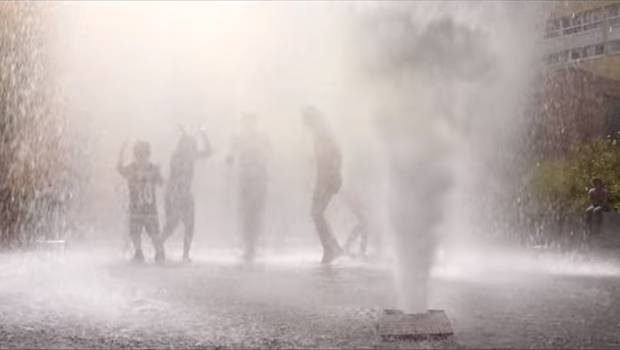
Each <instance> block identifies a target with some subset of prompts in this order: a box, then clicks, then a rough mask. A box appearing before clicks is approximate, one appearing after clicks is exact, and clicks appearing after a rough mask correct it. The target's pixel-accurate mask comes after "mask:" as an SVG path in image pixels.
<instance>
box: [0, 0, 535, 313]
mask: <svg viewBox="0 0 620 350" xmlns="http://www.w3.org/2000/svg"><path fill="white" fill-rule="evenodd" d="M37 8H41V9H46V11H47V10H49V11H48V12H46V15H47V16H48V17H46V19H48V20H49V22H46V23H48V24H50V25H51V26H50V27H49V28H53V30H52V31H51V33H50V35H48V36H46V37H45V41H46V44H47V45H49V46H50V47H49V48H48V47H46V50H48V51H47V52H48V53H49V54H50V56H51V58H49V61H46V62H47V64H49V65H48V66H46V69H47V71H46V72H45V74H43V73H41V72H34V73H24V74H23V75H24V76H25V77H28V76H37V77H40V76H47V75H48V74H49V75H50V76H51V78H50V81H46V83H45V84H48V85H49V86H52V87H54V89H53V90H54V91H57V94H58V95H60V96H62V99H61V100H62V103H60V102H57V101H56V99H57V96H53V97H44V98H42V99H43V100H49V101H53V102H54V103H57V104H58V105H59V106H61V107H62V108H60V107H59V109H61V110H62V113H61V114H62V115H63V118H66V120H67V121H68V122H67V123H66V124H67V125H66V126H63V127H60V126H59V128H60V129H62V130H61V131H58V132H57V133H56V134H54V132H53V131H54V130H52V128H51V127H42V130H39V129H28V128H24V129H23V130H25V131H23V134H24V135H26V136H28V137H27V138H25V139H22V141H13V142H15V144H14V145H13V146H14V147H16V148H19V147H22V148H23V152H22V153H23V154H26V155H28V154H31V153H33V152H32V149H48V147H47V145H48V144H47V143H45V142H38V141H37V142H38V143H37V142H35V141H32V142H30V140H40V139H41V138H40V136H41V135H43V136H46V137H45V138H44V139H45V141H46V142H48V143H50V144H53V145H56V143H54V142H53V141H54V140H57V139H60V140H63V142H60V146H58V149H56V152H57V153H63V150H64V149H65V148H69V149H79V152H77V151H74V152H73V153H63V155H65V156H66V157H68V158H70V159H71V161H72V162H73V163H72V164H73V167H74V168H75V169H74V171H75V173H77V175H76V176H77V177H78V178H79V181H77V182H78V183H79V184H80V187H79V188H78V189H77V190H73V191H74V192H75V193H76V196H77V197H78V198H77V199H76V203H78V204H76V205H75V208H74V209H75V211H76V214H75V215H76V216H77V217H79V218H80V220H82V221H85V222H88V225H92V226H95V229H94V230H93V232H95V233H94V234H93V235H94V236H97V235H98V237H96V238H99V239H100V240H106V241H115V240H120V237H122V235H124V234H125V231H126V227H125V226H126V225H125V222H124V220H120V219H119V218H124V217H125V214H126V213H125V210H126V203H125V202H124V201H125V197H126V194H125V193H124V192H123V190H122V188H123V187H122V186H123V184H122V182H121V179H120V178H119V177H118V175H117V174H116V173H115V172H114V171H113V169H114V164H115V162H116V155H117V151H118V148H119V147H120V145H121V144H122V142H123V141H124V140H125V139H130V140H136V139H146V140H148V141H150V142H151V144H152V149H153V160H154V161H155V162H156V163H158V164H160V166H161V168H162V170H164V169H167V166H166V165H167V162H168V160H169V156H170V154H171V152H172V150H173V148H174V144H175V143H176V140H177V138H178V132H177V124H183V125H184V126H185V127H186V128H187V129H189V130H195V129H197V127H198V126H201V125H204V126H205V127H206V130H207V133H208V135H209V137H210V138H211V143H212V144H213V147H214V156H213V157H212V158H211V159H208V160H207V161H205V162H203V163H201V164H199V165H198V166H197V169H196V179H195V184H194V185H195V186H194V191H195V193H196V212H197V235H196V246H197V247H198V248H200V247H201V246H209V247H216V248H227V247H231V246H234V245H235V243H236V242H235V241H236V239H237V238H235V237H238V234H237V231H238V225H237V218H236V211H235V210H234V207H235V205H236V203H234V200H233V199H232V198H235V195H234V193H235V192H234V191H233V190H231V188H234V187H235V186H236V183H235V182H234V181H233V180H231V179H232V176H231V172H230V170H229V168H228V167H227V166H226V165H225V158H226V155H227V154H228V152H229V148H230V135H232V134H234V133H235V131H236V130H238V129H239V125H238V124H239V123H238V122H239V120H240V119H241V115H242V114H243V113H245V112H248V111H249V112H254V113H256V114H257V115H258V124H259V128H260V129H261V130H263V131H264V132H265V134H267V135H268V137H269V138H270V139H271V140H272V143H273V144H274V153H275V156H274V159H275V161H274V164H273V165H272V169H271V172H270V176H271V181H270V184H271V185H270V194H269V199H268V209H267V214H266V215H265V217H266V223H265V226H266V229H265V237H263V244H265V245H267V246H268V247H267V248H269V249H273V250H274V251H276V252H277V251H278V249H280V248H281V249H282V250H284V248H286V247H288V246H295V245H296V246H302V247H305V248H306V249H307V250H309V249H308V248H307V247H312V251H314V250H317V251H318V249H319V248H318V239H316V237H315V236H314V232H313V226H312V224H311V221H310V217H309V215H308V212H309V203H310V197H311V192H312V174H313V173H314V169H313V164H312V161H311V160H309V159H311V146H310V136H309V135H308V133H306V132H305V131H304V129H303V127H302V125H301V121H300V108H301V107H302V106H303V105H306V104H308V103H311V104H315V105H317V106H318V107H319V108H320V109H321V110H322V111H324V114H325V116H326V117H327V119H328V122H329V124H330V126H331V127H332V128H333V129H334V134H335V135H336V137H337V139H338V142H339V143H340V144H341V147H342V148H343V154H344V158H345V159H344V162H345V164H344V175H345V176H344V177H345V180H344V187H345V189H346V190H347V191H354V192H358V193H361V194H362V197H364V198H365V201H366V203H367V206H368V207H369V210H368V212H369V213H370V214H369V215H370V216H372V218H371V219H372V220H373V221H375V222H377V223H378V225H377V227H378V228H377V232H376V233H375V237H374V239H375V240H376V241H377V242H374V243H377V244H378V243H380V242H381V241H382V240H383V241H389V243H390V246H389V248H388V249H385V252H386V254H387V255H395V257H396V259H395V261H396V264H395V265H396V267H395V272H396V276H397V280H398V289H399V292H400V293H399V294H400V299H401V300H400V302H399V303H400V306H401V307H402V308H404V309H405V310H407V311H412V312H417V311H423V310H425V309H426V308H427V307H428V295H427V284H428V280H429V278H430V275H431V272H432V271H433V263H434V256H435V249H436V247H437V245H438V242H440V241H445V240H452V241H459V240H461V241H467V240H468V239H469V238H468V237H469V234H470V233H471V231H472V230H473V229H472V228H473V227H476V226H480V225H484V224H485V223H487V222H488V221H493V220H496V219H497V218H496V216H495V215H496V213H497V209H496V208H495V206H496V202H495V201H494V200H493V199H496V198H498V197H500V198H505V197H507V196H510V194H511V193H513V192H512V187H511V186H513V183H514V181H513V180H514V176H517V175H516V174H514V172H513V171H512V170H513V166H512V164H513V161H514V157H516V156H513V154H514V153H518V150H519V141H520V140H521V139H520V136H521V135H522V133H523V132H524V130H523V129H524V128H523V125H524V124H523V123H524V122H523V115H524V114H525V110H526V108H527V107H528V103H529V100H528V98H529V97H530V96H529V93H530V91H529V88H530V84H531V81H532V79H533V77H535V76H536V74H537V73H538V72H539V71H540V67H539V65H538V52H537V48H538V43H537V41H536V40H535V39H533V38H537V37H539V29H540V28H539V26H538V25H537V24H538V22H537V21H538V20H539V15H538V12H539V11H540V6H539V5H533V4H530V3H528V4H522V3H503V2H497V3H484V4H480V3H453V2H449V3H437V2H431V3H423V2H416V3H410V4H407V3H365V2H364V3H321V4H311V3H286V4H275V3H261V4H256V3H251V2H248V3H185V2H175V3H148V4H147V3H105V2H94V3H80V4H71V6H69V5H68V4H64V3H59V4H54V5H41V6H40V7H37ZM25 49H26V50H29V49H32V47H26V48H25ZM11 60H12V58H11V59H8V58H4V60H3V63H7V62H9V61H11ZM18 75H19V74H18ZM15 76H17V75H13V76H12V77H15ZM20 76H21V75H20ZM20 79H21V78H20ZM24 79H25V78H24ZM24 79H22V80H24ZM11 84H13V83H11ZM15 84H16V83H15ZM15 84H13V85H12V86H14V85H15ZM20 84H23V85H28V81H27V79H26V80H25V81H21V82H20ZM42 84H43V83H42ZM24 89H25V90H24ZM22 90H24V91H26V90H27V88H23V89H22ZM22 90H19V91H22ZM24 94H25V95H27V96H29V95H28V94H27V93H26V92H24ZM28 101H29V102H28V103H27V104H22V105H19V106H14V110H16V111H22V112H19V113H21V114H24V115H25V114H29V113H31V111H30V109H24V108H21V109H20V108H19V107H20V106H22V107H23V106H25V105H26V106H31V107H32V106H34V103H33V102H32V101H33V100H28ZM12 108H13V107H12ZM32 108H34V107H32ZM19 113H18V114H19ZM21 114H20V115H21ZM35 114H36V115H42V114H45V113H44V112H40V111H39V112H36V113H35ZM50 120H51V121H50V125H53V126H58V125H57V124H60V122H57V120H56V119H53V118H52V119H50ZM63 125H64V124H63ZM63 128H64V129H63ZM71 132H73V133H75V134H77V135H79V141H80V142H81V143H80V142H77V141H76V139H78V138H74V137H73V134H71ZM50 135H56V136H54V137H52V136H50ZM15 139H16V140H20V137H16V138H15ZM24 140H28V142H26V141H24ZM70 141H72V142H75V143H72V142H70ZM76 143H77V144H78V145H80V147H68V146H67V145H73V146H75V144H76ZM22 144H27V145H22ZM13 146H12V147H13ZM61 146H62V147H61ZM63 147H65V148H63ZM34 153H36V152H34ZM76 153H79V154H76ZM40 157H41V158H44V159H46V162H50V163H53V165H57V164H58V163H57V162H56V161H55V160H56V159H57V157H51V156H45V155H40ZM31 158H32V157H30V158H29V157H24V159H25V160H24V161H23V163H29V162H30V163H37V160H36V159H34V160H33V159H31ZM35 158H36V157H35ZM63 159H64V158H63ZM360 164H361V165H362V166H360ZM39 166H40V168H37V169H41V171H43V170H45V171H49V172H50V173H53V174H56V173H58V172H60V171H57V170H55V169H54V167H53V166H52V165H50V164H44V165H39ZM7 173H10V172H7ZM164 175H166V174H164ZM16 176H18V177H20V178H22V179H23V178H24V176H23V175H16ZM52 177H54V176H52ZM35 178H36V177H35ZM36 179H37V180H38V178H36ZM80 181H81V182H80ZM37 186H38V187H41V185H39V184H37V185H36V186H35V187H37ZM385 188H387V189H388V191H387V193H383V190H384V189H385ZM33 192H34V191H33ZM489 198H491V200H489ZM386 204H387V205H386ZM333 206H334V207H335V208H334V212H335V214H330V219H332V220H333V222H334V223H335V228H336V231H339V232H343V231H346V230H348V229H349V226H350V222H349V221H350V218H343V216H346V215H341V214H342V213H343V212H345V211H346V208H344V205H343V204H342V203H339V202H338V201H336V202H335V203H334V204H333ZM386 209H387V210H386ZM388 222H389V223H390V224H391V225H387V224H386V223H388ZM384 233H385V234H384ZM388 233H390V234H388ZM383 236H385V237H383ZM338 238H339V239H340V240H341V241H342V240H343V239H344V236H343V235H342V234H340V236H339V237H338ZM280 252H281V251H280ZM274 254H276V253H274ZM476 254H477V253H476ZM480 254H482V253H480ZM282 259H283V260H286V259H284V258H282ZM480 259H483V258H480ZM276 260H277V259H276ZM293 260H294V259H293ZM464 260H467V259H464ZM459 264H461V263H459ZM462 264H465V265H466V263H462ZM474 265H476V264H474ZM32 273H33V274H34V272H32ZM75 274H76V275H77V276H86V275H89V272H84V273H81V272H75ZM41 283H43V282H41ZM48 287H49V288H51V289H52V290H53V289H54V288H55V287H53V286H48ZM48 287H45V288H48ZM76 288H77V287H76ZM84 294H85V295H87V294H90V292H89V291H84ZM122 300H123V298H122V297H121V296H118V299H115V300H113V301H108V302H110V303H113V304H114V303H118V305H121V304H122V302H123V301H122ZM92 302H93V303H96V302H97V301H92ZM119 307H120V306H119Z"/></svg>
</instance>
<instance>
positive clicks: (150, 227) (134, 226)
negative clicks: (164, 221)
mask: <svg viewBox="0 0 620 350" xmlns="http://www.w3.org/2000/svg"><path fill="white" fill-rule="evenodd" d="M143 230H144V231H146V233H147V234H148V235H149V236H151V237H155V236H158V235H159V220H158V218H157V215H132V216H131V217H130V218H129V234H130V235H139V234H141V233H142V231H143Z"/></svg>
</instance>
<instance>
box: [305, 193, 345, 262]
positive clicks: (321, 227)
mask: <svg viewBox="0 0 620 350" xmlns="http://www.w3.org/2000/svg"><path fill="white" fill-rule="evenodd" d="M334 194H336V192H335V191H332V190H329V189H325V188H317V189H316V191H315V192H314V197H313V199H312V219H313V220H314V225H315V227H316V230H317V233H318V234H319V239H320V240H321V244H322V245H323V260H322V262H323V263H330V262H331V261H332V260H334V259H335V258H337V257H338V256H339V255H340V254H342V248H340V245H339V244H338V241H336V239H335V238H334V235H333V234H332V230H331V227H330V226H329V223H328V222H327V220H326V219H325V210H326V209H327V206H329V202H330V201H331V199H332V197H333V196H334Z"/></svg>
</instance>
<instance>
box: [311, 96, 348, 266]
mask: <svg viewBox="0 0 620 350" xmlns="http://www.w3.org/2000/svg"><path fill="white" fill-rule="evenodd" d="M302 118H303V121H304V123H305V125H306V126H307V127H308V129H310V131H311V133H312V138H313V142H314V156H315V162H316V183H315V187H314V193H313V196H312V210H311V215H312V220H313V221H314V225H315V227H316V231H317V233H318V235H319V239H320V240H321V244H322V246H323V258H322V259H321V262H322V263H324V264H329V263H331V262H332V261H333V260H335V259H337V258H338V257H340V256H341V255H342V254H343V253H344V251H343V249H342V248H341V247H340V245H339V244H338V241H337V240H336V238H335V237H334V235H333V233H332V229H331V227H330V225H329V223H328V222H327V220H326V218H325V210H326V209H327V207H328V206H329V203H330V202H331V200H332V198H333V197H334V195H336V194H337V193H338V191H339V190H340V187H341V186H342V153H341V151H340V147H339V145H338V144H337V143H336V141H335V140H334V137H333V135H332V133H331V131H330V130H329V128H328V126H327V124H326V123H325V120H324V118H323V115H322V114H321V112H320V111H319V110H318V109H316V108H315V107H305V108H304V109H303V110H302Z"/></svg>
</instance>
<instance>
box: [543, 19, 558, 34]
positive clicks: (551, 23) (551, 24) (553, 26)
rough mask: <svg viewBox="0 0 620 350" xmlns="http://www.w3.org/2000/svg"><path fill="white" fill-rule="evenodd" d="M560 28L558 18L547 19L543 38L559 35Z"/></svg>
mask: <svg viewBox="0 0 620 350" xmlns="http://www.w3.org/2000/svg"><path fill="white" fill-rule="evenodd" d="M561 29H562V22H561V21H560V19H559V18H552V19H550V20H548V21H547V25H546V28H545V38H555V37H556V36H559V35H560V31H561Z"/></svg>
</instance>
